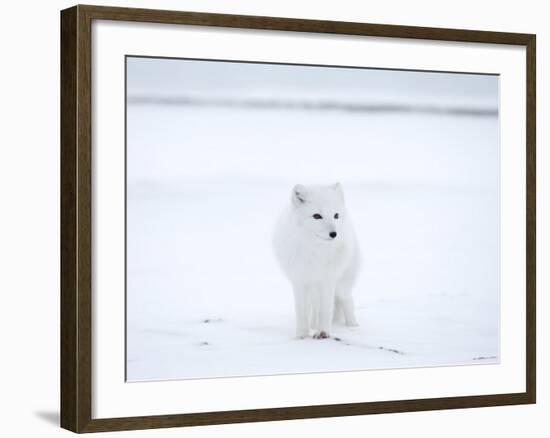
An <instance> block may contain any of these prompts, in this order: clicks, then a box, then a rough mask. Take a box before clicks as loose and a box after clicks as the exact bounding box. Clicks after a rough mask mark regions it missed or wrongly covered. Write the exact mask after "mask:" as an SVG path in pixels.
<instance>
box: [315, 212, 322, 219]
mask: <svg viewBox="0 0 550 438" xmlns="http://www.w3.org/2000/svg"><path fill="white" fill-rule="evenodd" d="M313 219H323V216H321V215H320V214H319V213H315V214H314V215H313Z"/></svg>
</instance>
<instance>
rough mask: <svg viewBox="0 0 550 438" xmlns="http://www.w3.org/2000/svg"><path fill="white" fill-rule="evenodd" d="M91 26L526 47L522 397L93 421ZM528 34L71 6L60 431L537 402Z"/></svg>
mask: <svg viewBox="0 0 550 438" xmlns="http://www.w3.org/2000/svg"><path fill="white" fill-rule="evenodd" d="M93 20H120V21H134V22H135V21H138V22H149V23H170V24H186V25H197V26H218V27H228V28H245V29H267V30H284V31H295V32H315V33H328V34H347V35H363V36H378V37H390V38H415V39H426V40H441V41H460V42H475V43H492V44H510V45H519V46H525V48H526V59H527V63H526V78H527V87H526V90H525V93H526V94H525V96H526V108H527V113H526V120H527V126H526V139H525V145H526V162H527V169H526V175H527V181H526V186H527V193H526V207H527V208H526V212H525V214H526V220H527V222H526V223H527V230H526V266H525V269H526V310H527V318H526V322H525V323H526V352H525V354H526V391H525V392H522V393H510V394H495V395H479V396H461V397H446V398H429V399H417V400H398V401H383V402H366V403H349V404H336V405H322V406H300V407H288V408H271V409H252V410H241V411H223V412H206V413H194V414H193V413H191V414H177V415H154V416H141V417H128V418H101V419H92V276H91V272H92V250H91V248H92V232H91V230H92V210H91V209H92V147H91V133H92V132H91V98H92V94H91V67H92V66H91V41H92V36H91V24H92V21H93ZM535 47H536V39H535V35H531V34H519V33H502V32H487V31H474V30H456V29H439V28H425V27H410V26H395V25H382V24H364V23H352V22H333V21H317V20H302V19H290V18H275V17H257V16H239V15H225V14H210V13H196V12H175V11H161V10H145V9H129V8H112V7H100V6H82V5H79V6H75V7H72V8H69V9H66V10H63V11H62V12H61V426H62V427H63V428H65V429H69V430H71V431H74V432H79V433H80V432H98V431H114V430H129V429H148V428H161V427H175V426H193V425H207V424H222V423H240V422H253V421H273V420H288V419H301V418H316V417H335V416H350V415H365V414H377V413H390V412H408V411H424V410H437V409H456V408H471V407H482V406H500V405H514V404H528V403H535V400H536V312H535V311H536V293H535V274H536V272H535V254H536V249H535V227H536V224H535V217H536V205H535V193H536V192H535V181H536V174H535V172H536V166H535V164H536V161H535V160H536V157H535V136H536V127H535V110H536V102H535V90H536V88H535V87H536V85H535V84H536V80H535Z"/></svg>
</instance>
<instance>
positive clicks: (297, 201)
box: [291, 184, 307, 207]
mask: <svg viewBox="0 0 550 438" xmlns="http://www.w3.org/2000/svg"><path fill="white" fill-rule="evenodd" d="M291 200H292V203H293V204H294V205H295V206H296V207H299V206H300V205H302V204H305V203H306V200H307V189H306V187H305V186H303V185H302V184H296V185H295V186H294V188H293V189H292V195H291Z"/></svg>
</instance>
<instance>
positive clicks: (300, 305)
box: [293, 285, 309, 339]
mask: <svg viewBox="0 0 550 438" xmlns="http://www.w3.org/2000/svg"><path fill="white" fill-rule="evenodd" d="M293 289H294V307H295V311H296V337H297V338H298V339H304V338H307V337H308V336H309V309H308V299H307V298H308V297H307V290H306V288H305V287H303V286H297V285H294V288H293Z"/></svg>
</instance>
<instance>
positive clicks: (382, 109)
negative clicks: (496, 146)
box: [126, 95, 499, 117]
mask: <svg viewBox="0 0 550 438" xmlns="http://www.w3.org/2000/svg"><path fill="white" fill-rule="evenodd" d="M126 103H127V105H164V106H199V107H224V108H253V109H260V110H279V109H287V110H295V111H300V110H305V111H310V110H312V111H344V112H353V113H363V112H364V113H429V114H447V115H449V114H450V115H458V116H474V117H497V116H498V113H499V111H498V108H494V107H488V106H477V107H476V106H468V105H452V104H450V105H436V104H425V103H418V104H416V103H386V102H372V103H367V102H350V101H341V100H340V101H339V100H328V99H321V100H318V101H315V100H307V99H301V100H298V99H296V100H292V99H270V98H244V99H234V98H201V97H191V96H139V95H131V96H127V97H126Z"/></svg>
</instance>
